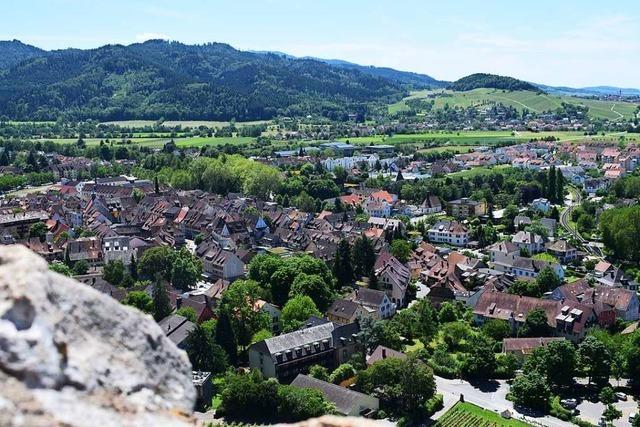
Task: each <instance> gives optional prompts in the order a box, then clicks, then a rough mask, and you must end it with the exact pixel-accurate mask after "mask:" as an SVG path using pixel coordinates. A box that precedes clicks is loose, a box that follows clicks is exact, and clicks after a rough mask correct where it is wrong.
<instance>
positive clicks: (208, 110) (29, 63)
mask: <svg viewBox="0 0 640 427" xmlns="http://www.w3.org/2000/svg"><path fill="white" fill-rule="evenodd" d="M2 56H3V52H2V51H0V57H2ZM403 95H406V89H405V87H404V86H403V85H401V84H400V83H398V82H394V81H391V80H388V79H384V78H381V77H375V76H372V75H368V74H365V73H362V72H359V71H357V70H351V69H346V68H341V67H336V66H331V65H329V64H326V63H323V62H320V61H315V60H310V59H292V58H286V57H282V56H278V55H264V54H256V53H251V52H241V51H238V50H236V49H234V48H232V47H231V46H228V45H226V44H220V43H212V44H206V45H195V46H191V45H184V44H181V43H177V42H166V41H160V40H153V41H148V42H145V43H142V44H133V45H129V46H121V45H108V46H103V47H100V48H98V49H92V50H78V49H68V50H60V51H51V52H46V53H45V52H44V51H43V53H42V55H39V56H35V57H33V58H31V59H27V60H23V61H21V62H18V63H15V64H13V65H12V66H11V67H10V68H8V69H7V70H4V71H0V116H4V117H7V118H11V119H16V120H27V119H29V120H55V119H56V118H58V117H66V118H71V119H88V118H91V119H98V120H123V119H154V120H155V119H159V118H165V119H174V120H180V119H183V120H184V119H209V120H229V119H232V118H235V119H236V120H256V119H269V118H272V117H274V116H276V115H288V116H299V115H306V114H323V115H325V116H328V117H331V118H337V119H339V118H341V117H344V116H346V115H347V114H348V113H358V112H362V111H363V110H364V109H365V108H366V107H367V106H369V105H371V104H372V103H380V104H386V103H388V102H392V101H394V100H399V99H400V98H401V97H402V96H403Z"/></svg>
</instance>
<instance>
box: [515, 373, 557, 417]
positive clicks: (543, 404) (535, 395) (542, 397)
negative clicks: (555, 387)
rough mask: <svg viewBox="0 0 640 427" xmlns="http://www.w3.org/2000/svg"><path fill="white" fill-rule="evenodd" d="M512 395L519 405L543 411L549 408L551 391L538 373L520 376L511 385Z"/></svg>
mask: <svg viewBox="0 0 640 427" xmlns="http://www.w3.org/2000/svg"><path fill="white" fill-rule="evenodd" d="M510 393H511V396H512V397H513V401H514V403H516V404H517V405H521V406H524V407H527V408H531V409H538V410H542V411H547V409H548V408H549V402H550V401H551V390H550V389H549V386H548V385H547V381H546V380H545V378H544V376H543V375H542V374H540V373H539V372H538V371H531V372H527V373H525V374H524V375H518V376H517V377H516V378H515V380H513V384H511V388H510Z"/></svg>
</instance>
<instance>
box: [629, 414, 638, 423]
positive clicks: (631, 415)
mask: <svg viewBox="0 0 640 427" xmlns="http://www.w3.org/2000/svg"><path fill="white" fill-rule="evenodd" d="M636 418H638V414H636V413H635V412H633V413H631V414H630V415H629V422H630V423H632V422H633V421H634V420H635V419H636Z"/></svg>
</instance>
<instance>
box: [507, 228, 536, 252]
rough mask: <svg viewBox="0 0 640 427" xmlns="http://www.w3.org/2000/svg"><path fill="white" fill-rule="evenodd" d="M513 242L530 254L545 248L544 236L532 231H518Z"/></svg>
mask: <svg viewBox="0 0 640 427" xmlns="http://www.w3.org/2000/svg"><path fill="white" fill-rule="evenodd" d="M511 242H512V243H513V244H514V245H516V246H517V247H518V249H520V250H521V251H526V252H527V253H528V254H537V253H538V252H542V251H543V250H544V238H543V237H542V236H539V235H537V234H535V233H532V232H530V231H518V232H517V233H516V234H515V235H514V236H513V238H512V239H511Z"/></svg>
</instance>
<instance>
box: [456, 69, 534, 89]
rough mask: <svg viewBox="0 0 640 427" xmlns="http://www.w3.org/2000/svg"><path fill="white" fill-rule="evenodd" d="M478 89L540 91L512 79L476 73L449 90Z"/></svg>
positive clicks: (528, 84)
mask: <svg viewBox="0 0 640 427" xmlns="http://www.w3.org/2000/svg"><path fill="white" fill-rule="evenodd" d="M478 88H489V89H502V90H530V91H534V92H539V91H540V90H541V89H539V88H538V87H536V86H534V85H532V84H531V83H527V82H525V81H522V80H518V79H514V78H513V77H507V76H498V75H496V74H486V73H476V74H471V75H469V76H466V77H463V78H461V79H459V80H456V81H455V82H453V83H452V84H451V86H450V87H449V89H451V90H454V91H461V92H462V91H467V90H473V89H478Z"/></svg>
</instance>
